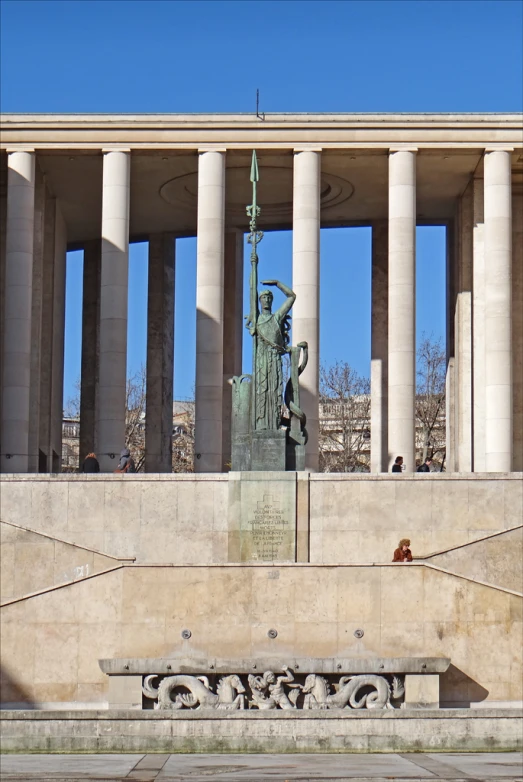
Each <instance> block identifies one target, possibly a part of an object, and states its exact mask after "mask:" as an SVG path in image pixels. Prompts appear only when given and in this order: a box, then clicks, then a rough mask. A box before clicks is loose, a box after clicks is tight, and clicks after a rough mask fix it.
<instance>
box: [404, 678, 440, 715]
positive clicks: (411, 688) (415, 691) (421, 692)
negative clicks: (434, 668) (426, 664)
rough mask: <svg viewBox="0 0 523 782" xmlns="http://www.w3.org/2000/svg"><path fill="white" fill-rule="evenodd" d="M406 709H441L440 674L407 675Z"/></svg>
mask: <svg viewBox="0 0 523 782" xmlns="http://www.w3.org/2000/svg"><path fill="white" fill-rule="evenodd" d="M404 708H405V709H439V674H437V673H435V674H407V675H406V676H405V703H404Z"/></svg>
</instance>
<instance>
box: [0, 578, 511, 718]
mask: <svg viewBox="0 0 523 782" xmlns="http://www.w3.org/2000/svg"><path fill="white" fill-rule="evenodd" d="M270 629H274V630H276V631H277V637H276V638H271V637H269V635H268V631H269V630H270ZM182 630H190V632H191V637H190V638H189V639H183V638H182ZM356 630H363V633H364V634H363V637H361V638H358V637H356V636H355V631H356ZM1 633H2V635H1V648H2V658H3V663H2V665H3V669H2V677H3V682H2V686H3V692H2V702H3V703H4V704H6V703H7V704H11V705H13V704H18V705H20V704H24V703H25V704H37V705H40V706H42V705H44V706H47V707H50V706H52V705H53V704H57V703H69V704H77V705H81V704H91V705H92V706H94V705H95V704H98V705H100V704H105V703H106V702H107V685H108V678H107V677H106V676H105V675H104V674H103V673H102V671H101V670H100V668H99V665H98V659H100V658H112V657H118V658H122V657H123V658H126V657H133V658H134V657H140V658H144V657H177V658H180V657H190V658H197V659H207V660H213V659H216V658H249V659H254V660H256V659H260V658H262V657H263V658H274V659H278V660H280V661H281V660H282V659H283V660H288V664H289V665H290V666H291V667H292V664H293V658H294V657H320V658H322V657H333V658H336V657H358V658H368V657H376V656H378V657H412V656H415V657H418V656H424V657H425V656H430V657H434V656H436V657H438V656H441V657H450V658H451V661H452V664H451V667H450V668H449V670H448V671H447V673H445V674H443V675H442V677H441V690H440V695H441V701H442V704H443V705H445V704H452V705H454V706H455V705H459V706H468V705H470V704H471V703H486V704H488V703H490V704H491V705H499V704H506V703H507V702H515V701H520V700H521V698H522V693H521V682H522V676H521V663H520V652H521V644H522V599H521V596H518V595H516V594H514V593H511V592H510V591H508V590H504V589H501V588H495V587H489V586H485V585H482V584H479V583H476V582H473V581H470V580H467V579H465V578H462V577H459V576H455V575H453V574H450V573H447V572H444V571H441V570H439V569H437V568H434V566H431V565H427V564H415V563H413V564H410V565H403V564H397V565H392V564H388V565H374V566H373V565H368V566H356V565H354V566H350V565H348V566H347V565H345V566H337V567H329V566H325V565H318V566H314V565H301V564H294V565H282V566H271V565H269V566H265V565H222V566H210V567H209V566H206V567H201V566H168V565H164V566H149V565H120V566H117V567H116V569H113V570H112V571H108V572H105V573H101V574H99V575H94V576H91V577H89V578H84V579H82V580H79V581H76V582H74V583H72V584H70V585H67V586H63V587H58V588H57V587H54V588H52V589H51V590H47V591H44V592H42V593H41V594H37V595H34V596H32V597H27V598H22V599H19V600H16V601H12V602H10V603H8V604H5V605H4V606H3V607H2V609H1Z"/></svg>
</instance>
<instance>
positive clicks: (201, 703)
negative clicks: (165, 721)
mask: <svg viewBox="0 0 523 782" xmlns="http://www.w3.org/2000/svg"><path fill="white" fill-rule="evenodd" d="M150 678H151V677H149V676H147V677H146V679H145V681H144V685H143V686H144V688H145V687H146V686H147V689H148V691H149V692H151V693H153V692H154V688H151V686H150V682H149V681H148V680H150ZM179 688H183V689H185V690H188V692H176V693H175V690H177V689H179ZM157 692H158V708H159V709H183V708H188V709H194V708H197V709H199V708H206V709H230V710H231V711H234V710H236V709H243V708H244V706H245V696H244V694H243V693H244V692H245V687H244V686H243V684H242V683H241V681H240V677H239V676H237V675H236V674H231V675H230V676H224V677H223V678H222V679H220V681H219V682H218V686H217V688H216V692H215V693H214V692H213V691H212V689H211V687H210V686H209V680H208V679H207V677H206V676H199V677H196V676H187V675H185V674H180V675H177V676H167V677H166V678H165V679H162V681H161V682H160V685H159V687H158V691H157ZM144 694H146V695H147V693H146V692H145V690H144ZM173 695H174V699H173ZM147 697H151V695H147ZM153 697H154V695H153Z"/></svg>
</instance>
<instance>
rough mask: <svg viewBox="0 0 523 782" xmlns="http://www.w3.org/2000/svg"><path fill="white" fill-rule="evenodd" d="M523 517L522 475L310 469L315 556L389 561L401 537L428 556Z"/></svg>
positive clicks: (316, 558)
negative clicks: (358, 472) (372, 473)
mask: <svg viewBox="0 0 523 782" xmlns="http://www.w3.org/2000/svg"><path fill="white" fill-rule="evenodd" d="M522 518H523V482H522V476H521V473H519V474H517V473H514V474H511V475H500V476H497V475H492V474H491V475H488V476H487V475H482V474H468V475H464V474H461V475H460V474H454V475H446V474H440V473H431V474H429V475H424V474H422V473H420V474H414V475H411V476H393V475H383V476H381V475H380V476H369V475H347V474H340V475H328V474H317V475H311V477H310V561H311V562H323V563H329V564H330V563H336V562H388V561H390V560H391V559H392V553H393V551H394V549H395V548H396V546H397V545H398V542H399V540H400V538H410V540H411V547H412V552H413V554H414V555H415V556H426V555H428V554H433V553H435V552H438V551H442V550H444V549H449V548H452V547H453V546H461V545H463V544H464V543H468V542H470V541H472V540H477V539H479V538H484V537H486V536H487V535H488V534H492V533H495V532H499V531H501V530H505V529H510V528H512V527H515V526H517V525H518V524H521V519H522Z"/></svg>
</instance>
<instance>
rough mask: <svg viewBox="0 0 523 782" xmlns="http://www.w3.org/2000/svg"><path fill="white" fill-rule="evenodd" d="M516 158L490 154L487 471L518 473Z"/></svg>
mask: <svg viewBox="0 0 523 782" xmlns="http://www.w3.org/2000/svg"><path fill="white" fill-rule="evenodd" d="M511 267H512V195H511V153H510V151H509V150H502V149H496V150H493V151H488V150H487V152H486V154H485V402H486V404H485V413H486V420H485V467H486V471H487V472H510V471H511V470H512V446H513V441H512V437H513V429H512V290H511Z"/></svg>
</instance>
